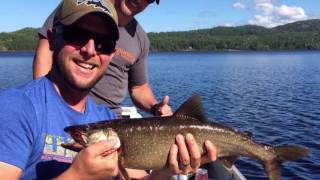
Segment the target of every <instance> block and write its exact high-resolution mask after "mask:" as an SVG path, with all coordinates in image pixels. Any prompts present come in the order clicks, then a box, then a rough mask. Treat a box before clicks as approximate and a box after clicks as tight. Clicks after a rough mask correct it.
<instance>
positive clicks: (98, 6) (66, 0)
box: [53, 0, 119, 40]
mask: <svg viewBox="0 0 320 180" xmlns="http://www.w3.org/2000/svg"><path fill="white" fill-rule="evenodd" d="M89 13H100V14H102V15H104V16H105V17H106V20H107V21H108V28H111V31H112V35H113V36H114V38H115V39H114V40H118V39H119V31H118V25H117V24H118V16H117V12H116V10H115V9H114V6H113V3H112V2H110V1H109V0H63V1H62V3H61V4H60V5H59V7H58V9H57V11H56V14H55V17H54V21H53V25H54V26H55V25H57V24H58V23H61V24H63V25H65V26H69V25H72V24H74V23H75V22H77V21H78V20H79V19H81V18H82V17H83V16H85V15H87V14H89Z"/></svg>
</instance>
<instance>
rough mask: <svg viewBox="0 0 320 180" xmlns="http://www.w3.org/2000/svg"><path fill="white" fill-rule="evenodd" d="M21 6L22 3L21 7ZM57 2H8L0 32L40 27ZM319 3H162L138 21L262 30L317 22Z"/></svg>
mask: <svg viewBox="0 0 320 180" xmlns="http://www.w3.org/2000/svg"><path fill="white" fill-rule="evenodd" d="M23 2H24V3H23ZM59 2H60V0H32V1H23V0H8V1H2V2H1V5H0V32H11V31H15V30H18V29H21V28H24V27H40V26H41V25H42V23H43V22H44V21H45V19H46V17H47V16H48V15H49V14H50V12H51V11H52V10H53V9H54V8H55V7H56V5H57V4H58V3H59ZM319 8H320V1H319V0H193V1H191V0H161V1H160V5H159V6H158V5H156V4H151V5H150V6H149V7H147V9H146V10H145V11H144V12H142V13H141V14H139V15H137V19H138V20H139V21H140V23H141V24H142V25H143V27H144V29H145V30H146V31H147V32H166V31H184V30H191V29H203V28H211V27H216V26H239V25H244V24H255V25H261V26H265V27H274V26H277V25H281V24H285V23H289V22H293V21H297V20H306V19H314V18H319V19H320V11H319Z"/></svg>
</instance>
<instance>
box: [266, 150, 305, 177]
mask: <svg viewBox="0 0 320 180" xmlns="http://www.w3.org/2000/svg"><path fill="white" fill-rule="evenodd" d="M266 148H269V151H272V152H274V153H275V154H276V157H275V158H273V159H271V160H270V161H264V162H262V164H263V166H264V169H265V171H266V173H267V175H268V177H269V179H270V180H278V179H281V163H283V162H285V161H293V160H297V159H299V158H301V157H303V156H306V155H308V154H309V153H310V151H309V149H307V148H305V147H300V146H295V145H281V146H276V147H270V146H269V147H267V146H266Z"/></svg>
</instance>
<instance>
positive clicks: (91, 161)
mask: <svg viewBox="0 0 320 180" xmlns="http://www.w3.org/2000/svg"><path fill="white" fill-rule="evenodd" d="M117 143H118V141H117V140H115V139H113V140H103V141H99V142H97V143H94V144H92V145H90V146H88V147H86V148H83V149H82V150H81V151H80V152H79V153H78V155H77V156H76V157H75V159H74V160H73V163H72V165H71V166H70V168H69V169H68V170H67V171H65V172H64V173H63V174H61V175H60V176H59V177H58V178H57V179H69V177H72V178H73V179H74V178H75V179H102V178H108V177H114V176H116V175H117V174H118V171H119V170H118V152H117V147H115V146H116V145H117Z"/></svg>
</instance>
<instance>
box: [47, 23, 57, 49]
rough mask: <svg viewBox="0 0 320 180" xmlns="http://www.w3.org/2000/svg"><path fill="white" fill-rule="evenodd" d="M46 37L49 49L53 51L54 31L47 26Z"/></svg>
mask: <svg viewBox="0 0 320 180" xmlns="http://www.w3.org/2000/svg"><path fill="white" fill-rule="evenodd" d="M47 38H48V42H49V49H50V50H51V51H53V47H54V41H55V38H56V35H55V32H54V31H53V30H52V28H49V29H48V30H47Z"/></svg>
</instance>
